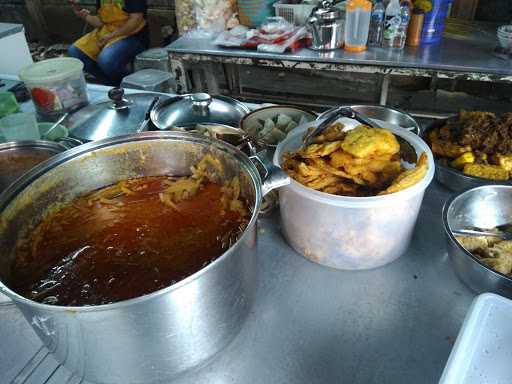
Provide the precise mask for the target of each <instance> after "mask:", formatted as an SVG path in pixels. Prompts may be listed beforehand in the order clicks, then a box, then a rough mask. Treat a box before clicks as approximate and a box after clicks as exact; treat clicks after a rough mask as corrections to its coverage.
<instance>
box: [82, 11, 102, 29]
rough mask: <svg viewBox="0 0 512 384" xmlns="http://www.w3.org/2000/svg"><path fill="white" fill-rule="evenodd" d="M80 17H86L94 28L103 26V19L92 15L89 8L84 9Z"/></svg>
mask: <svg viewBox="0 0 512 384" xmlns="http://www.w3.org/2000/svg"><path fill="white" fill-rule="evenodd" d="M84 11H85V12H84ZM80 17H81V18H82V19H84V20H85V21H86V22H87V24H89V25H92V26H93V27H94V28H101V27H102V26H103V23H102V22H101V19H100V18H99V17H98V16H93V15H91V13H90V12H89V11H88V10H87V9H82V11H81V14H80Z"/></svg>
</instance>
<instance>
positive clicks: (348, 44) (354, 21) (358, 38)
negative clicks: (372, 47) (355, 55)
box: [345, 0, 372, 52]
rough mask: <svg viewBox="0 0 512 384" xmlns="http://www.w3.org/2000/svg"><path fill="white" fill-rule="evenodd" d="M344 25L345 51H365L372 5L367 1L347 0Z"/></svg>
mask: <svg viewBox="0 0 512 384" xmlns="http://www.w3.org/2000/svg"><path fill="white" fill-rule="evenodd" d="M346 15H347V16H346V23H345V50H346V51H348V52H362V51H364V50H366V43H367V42H368V32H369V30H370V18H371V15H372V3H371V2H370V1H369V0H349V2H348V3H347V11H346Z"/></svg>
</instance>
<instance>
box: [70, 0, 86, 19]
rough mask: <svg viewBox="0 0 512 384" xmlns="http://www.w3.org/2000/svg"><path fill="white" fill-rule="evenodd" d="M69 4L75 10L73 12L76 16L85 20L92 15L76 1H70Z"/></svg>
mask: <svg viewBox="0 0 512 384" xmlns="http://www.w3.org/2000/svg"><path fill="white" fill-rule="evenodd" d="M68 3H69V5H71V8H72V9H73V12H74V13H75V15H76V16H78V17H80V18H82V19H85V18H86V17H87V15H89V14H90V12H89V11H88V10H87V9H85V8H82V7H81V6H80V5H79V4H78V3H77V2H76V1H75V0H68Z"/></svg>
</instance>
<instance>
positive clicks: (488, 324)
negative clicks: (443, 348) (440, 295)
mask: <svg viewBox="0 0 512 384" xmlns="http://www.w3.org/2000/svg"><path fill="white" fill-rule="evenodd" d="M511 365H512V300H509V299H505V298H504V297H501V296H498V295H495V294H492V293H484V294H482V295H480V296H478V297H477V298H476V299H475V300H474V301H473V304H472V305H471V307H470V309H469V311H468V313H467V315H466V318H465V320H464V323H463V324H462V328H461V330H460V332H459V335H458V336H457V341H456V342H455V345H454V347H453V350H452V352H451V354H450V357H449V359H448V362H447V364H446V367H445V369H444V372H443V375H442V377H441V380H440V384H455V383H457V384H473V383H475V384H477V383H478V384H486V383H489V384H490V383H492V384H510V383H512V369H511Z"/></svg>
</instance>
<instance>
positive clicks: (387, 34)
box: [382, 0, 402, 48]
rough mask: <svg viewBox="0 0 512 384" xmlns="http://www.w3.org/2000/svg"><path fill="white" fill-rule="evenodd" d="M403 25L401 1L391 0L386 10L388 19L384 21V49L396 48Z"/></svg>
mask: <svg viewBox="0 0 512 384" xmlns="http://www.w3.org/2000/svg"><path fill="white" fill-rule="evenodd" d="M401 23H402V18H401V16H400V2H399V0H391V1H390V2H389V4H388V6H387V8H386V17H385V19H384V36H383V39H382V46H383V47H386V48H394V46H395V40H396V39H397V37H398V29H399V28H400V24H401Z"/></svg>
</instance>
